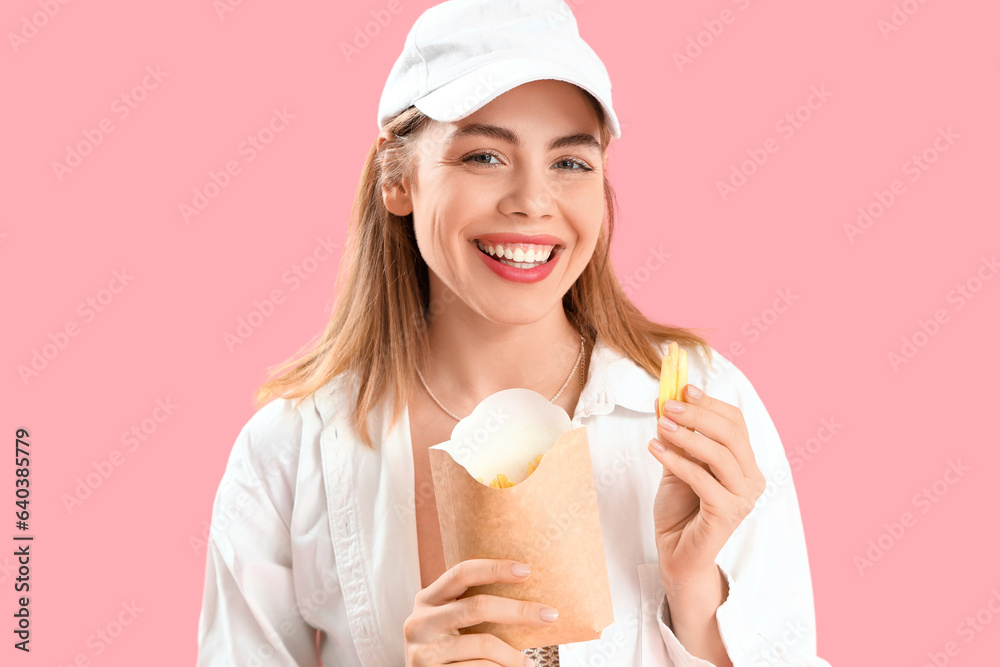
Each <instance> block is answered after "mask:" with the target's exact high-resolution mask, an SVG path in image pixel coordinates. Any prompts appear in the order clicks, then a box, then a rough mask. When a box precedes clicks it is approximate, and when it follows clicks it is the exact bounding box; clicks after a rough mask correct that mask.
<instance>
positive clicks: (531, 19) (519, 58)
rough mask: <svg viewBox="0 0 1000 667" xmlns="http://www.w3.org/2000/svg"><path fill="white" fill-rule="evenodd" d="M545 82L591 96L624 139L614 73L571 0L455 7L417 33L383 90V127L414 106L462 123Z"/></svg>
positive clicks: (458, 2)
mask: <svg viewBox="0 0 1000 667" xmlns="http://www.w3.org/2000/svg"><path fill="white" fill-rule="evenodd" d="M539 79H557V80H559V81H566V82H568V83H572V84H574V85H577V86H579V87H580V88H582V89H584V90H586V91H587V92H588V93H590V94H591V95H593V96H594V97H595V98H597V100H598V101H599V102H600V103H601V105H602V106H603V107H604V111H605V114H606V116H607V121H608V125H609V129H610V130H611V134H612V136H613V137H615V138H619V137H621V128H620V127H619V125H618V117H617V116H616V115H615V112H614V109H612V108H611V79H610V78H609V77H608V71H607V69H606V68H605V67H604V63H602V62H601V59H600V58H598V57H597V54H596V53H594V50H593V49H591V48H590V46H589V45H587V43H586V42H584V41H583V39H582V38H581V37H580V32H579V30H578V29H577V25H576V19H575V18H574V16H573V13H572V11H570V8H569V6H568V5H567V4H566V3H565V2H564V0H448V1H447V2H442V3H441V4H439V5H435V6H433V7H431V8H430V9H428V10H426V11H425V12H424V13H423V14H421V15H420V16H419V17H418V18H417V20H416V22H415V23H414V24H413V27H412V28H410V32H409V34H408V35H407V36H406V42H405V43H404V44H403V52H402V53H401V54H400V56H399V58H398V59H397V60H396V63H395V64H394V65H393V66H392V71H390V72H389V78H388V80H387V81H386V83H385V88H384V89H383V90H382V98H381V99H380V100H379V105H378V126H379V129H382V127H383V126H384V125H385V123H386V122H387V121H389V120H390V119H391V118H393V117H394V116H396V115H397V114H399V113H401V112H402V111H405V110H406V109H407V108H409V107H410V106H411V105H413V106H416V107H417V108H418V109H420V111H422V112H423V113H424V114H426V115H427V116H429V117H431V118H433V119H434V120H438V121H442V122H450V121H456V120H459V119H461V118H465V117H466V116H468V115H469V114H472V113H474V112H475V111H477V110H478V109H480V108H482V107H483V106H485V105H486V104H488V103H489V102H491V101H492V100H494V99H495V98H497V97H499V96H500V95H502V94H503V93H505V92H507V91H508V90H511V89H512V88H515V87H517V86H520V85H521V84H523V83H528V82H529V81H537V80H539Z"/></svg>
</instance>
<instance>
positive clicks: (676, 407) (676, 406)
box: [663, 401, 684, 414]
mask: <svg viewBox="0 0 1000 667" xmlns="http://www.w3.org/2000/svg"><path fill="white" fill-rule="evenodd" d="M663 409H664V410H666V411H667V412H674V413H677V414H680V413H682V412H684V404H683V403H681V402H680V401H667V402H666V403H664V404H663Z"/></svg>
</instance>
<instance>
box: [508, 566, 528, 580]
mask: <svg viewBox="0 0 1000 667" xmlns="http://www.w3.org/2000/svg"><path fill="white" fill-rule="evenodd" d="M510 573H511V574H513V575H514V576H515V577H527V576H528V575H529V574H531V568H530V567H528V566H527V565H525V564H524V563H514V564H513V565H511V566H510Z"/></svg>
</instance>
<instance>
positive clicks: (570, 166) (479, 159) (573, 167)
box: [463, 153, 593, 171]
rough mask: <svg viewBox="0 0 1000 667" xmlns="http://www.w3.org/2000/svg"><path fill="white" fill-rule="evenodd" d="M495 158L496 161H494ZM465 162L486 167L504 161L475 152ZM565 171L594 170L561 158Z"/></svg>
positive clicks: (490, 155) (576, 161)
mask: <svg viewBox="0 0 1000 667" xmlns="http://www.w3.org/2000/svg"><path fill="white" fill-rule="evenodd" d="M494 160H495V162H494ZM463 161H464V162H475V163H476V164H481V165H483V166H484V167H499V166H500V165H501V164H503V162H501V161H500V159H499V157H497V155H495V154H494V153H474V154H472V155H469V156H468V157H466V158H464V160H463ZM555 164H556V165H557V166H558V168H559V169H561V170H563V171H593V169H591V168H590V167H588V166H587V165H586V164H584V163H583V162H581V161H579V160H571V159H566V160H559V161H558V162H556V163H555Z"/></svg>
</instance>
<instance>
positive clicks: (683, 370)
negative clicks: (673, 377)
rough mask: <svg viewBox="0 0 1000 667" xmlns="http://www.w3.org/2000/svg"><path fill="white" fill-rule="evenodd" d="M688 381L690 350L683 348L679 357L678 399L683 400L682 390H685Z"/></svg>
mask: <svg viewBox="0 0 1000 667" xmlns="http://www.w3.org/2000/svg"><path fill="white" fill-rule="evenodd" d="M687 383H688V351H687V350H684V349H682V350H681V353H680V356H679V357H678V358H677V397H676V400H678V401H679V400H681V392H682V391H684V385H686V384H687Z"/></svg>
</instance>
